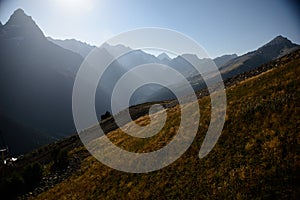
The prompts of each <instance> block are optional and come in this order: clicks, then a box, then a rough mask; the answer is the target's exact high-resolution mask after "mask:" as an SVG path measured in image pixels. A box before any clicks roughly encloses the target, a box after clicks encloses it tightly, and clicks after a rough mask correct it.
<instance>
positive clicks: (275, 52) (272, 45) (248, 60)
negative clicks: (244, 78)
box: [220, 35, 300, 79]
mask: <svg viewBox="0 0 300 200" xmlns="http://www.w3.org/2000/svg"><path fill="white" fill-rule="evenodd" d="M299 48H300V46H299V45H297V44H293V43H292V42H291V41H290V40H288V39H287V38H285V37H282V36H281V35H280V36H277V37H276V38H274V39H273V40H272V41H270V42H269V43H267V44H265V45H264V46H262V47H260V48H259V49H257V50H255V51H252V52H249V53H247V54H245V55H242V56H239V57H237V58H234V59H232V60H230V61H229V62H227V63H225V64H223V65H222V66H221V67H220V69H221V73H222V76H223V79H227V78H230V77H232V76H234V75H237V74H240V73H243V72H247V71H250V70H252V69H255V68H256V67H258V66H259V65H262V64H264V63H267V62H269V61H271V60H274V59H276V58H279V57H281V56H284V55H286V54H288V53H290V52H292V51H294V50H296V49H299Z"/></svg>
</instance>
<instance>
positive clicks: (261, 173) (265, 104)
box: [36, 59, 300, 200]
mask: <svg viewBox="0 0 300 200" xmlns="http://www.w3.org/2000/svg"><path fill="white" fill-rule="evenodd" d="M299 75H300V60H299V59H297V60H294V61H291V62H289V63H288V64H285V65H284V66H281V67H279V68H276V69H274V70H271V71H268V72H266V73H264V74H263V75H260V76H257V77H254V78H252V79H250V80H247V81H244V82H242V83H240V84H238V85H237V86H234V87H231V88H229V89H227V91H226V92H227V98H228V109H227V117H226V123H225V126H224V129H223V132H222V135H221V137H220V139H219V141H218V143H217V145H216V146H215V148H214V149H213V150H212V151H211V152H210V153H209V155H208V156H206V157H205V158H203V159H199V157H198V152H199V149H200V147H201V144H202V141H203V137H204V135H205V133H206V131H207V128H208V124H209V120H210V98H209V97H204V98H202V99H200V100H199V106H200V110H201V120H200V125H199V130H198V134H197V136H196V138H195V140H194V142H193V144H192V145H191V147H190V148H189V149H188V151H187V152H186V153H184V155H183V156H182V157H181V158H179V159H178V160H177V161H176V162H174V163H173V164H171V165H170V166H168V167H166V168H163V169H161V170H159V171H156V172H151V173H146V174H130V173H124V172H120V171H116V170H114V169H111V168H109V167H107V166H105V165H103V164H101V163H99V162H98V161H97V160H96V159H95V158H93V157H91V156H90V157H88V158H86V159H85V161H84V162H83V163H82V166H81V169H80V170H79V171H78V172H77V173H76V174H74V175H73V176H72V177H70V178H69V179H68V180H65V181H64V182H62V183H60V184H58V185H56V186H55V187H54V188H52V189H50V190H48V191H46V192H44V193H42V194H40V195H39V196H38V197H37V198H36V199H41V200H44V199H55V200H57V199H254V198H255V199H273V198H276V199H297V197H299V168H300V155H299V143H300V134H299V133H300V126H299V124H300V105H299V102H300V89H299V85H300V76H299ZM178 109H179V108H178V107H175V108H171V109H169V110H168V123H167V124H166V125H165V127H164V128H163V130H162V131H161V133H159V134H157V135H156V136H153V137H151V138H149V139H138V138H133V137H130V136H128V135H126V134H125V133H123V132H122V131H120V129H118V130H115V131H113V132H111V133H109V134H108V136H109V138H110V139H111V140H112V141H113V142H114V143H115V144H116V145H118V146H120V147H122V148H124V149H126V150H129V151H134V152H142V151H146V152H147V151H153V150H156V149H159V148H161V147H162V146H163V145H165V144H167V143H168V141H170V140H171V139H172V137H173V136H174V134H176V132H177V129H178V125H179V124H178V123H179V111H178ZM136 122H137V123H138V124H141V125H144V124H147V123H149V117H147V116H145V117H141V118H139V119H137V120H136ZM127 128H130V125H128V127H127ZM81 151H84V149H82V148H81V149H75V150H73V152H71V154H72V153H80V152H81Z"/></svg>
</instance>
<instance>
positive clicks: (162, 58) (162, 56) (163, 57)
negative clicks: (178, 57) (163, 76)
mask: <svg viewBox="0 0 300 200" xmlns="http://www.w3.org/2000/svg"><path fill="white" fill-rule="evenodd" d="M157 58H158V59H160V60H164V59H167V60H171V58H170V57H169V56H168V54H166V53H161V54H159V55H158V56H157Z"/></svg>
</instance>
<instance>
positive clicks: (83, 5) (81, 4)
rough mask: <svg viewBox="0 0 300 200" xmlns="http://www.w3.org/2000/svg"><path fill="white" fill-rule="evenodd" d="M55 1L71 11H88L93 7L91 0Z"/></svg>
mask: <svg viewBox="0 0 300 200" xmlns="http://www.w3.org/2000/svg"><path fill="white" fill-rule="evenodd" d="M57 3H58V4H59V5H60V6H61V7H63V9H64V10H67V11H71V12H82V11H90V10H92V9H93V0H59V1H57Z"/></svg>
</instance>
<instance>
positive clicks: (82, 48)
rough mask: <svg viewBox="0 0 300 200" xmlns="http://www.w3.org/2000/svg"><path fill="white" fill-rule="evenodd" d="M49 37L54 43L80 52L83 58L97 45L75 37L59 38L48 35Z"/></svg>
mask: <svg viewBox="0 0 300 200" xmlns="http://www.w3.org/2000/svg"><path fill="white" fill-rule="evenodd" d="M47 39H48V40H49V41H50V42H53V43H54V44H57V45H59V46H61V47H63V48H65V49H68V50H70V51H73V52H75V53H78V54H80V55H81V56H82V57H83V58H85V57H86V56H87V55H88V54H89V53H90V52H91V51H92V50H93V49H94V48H95V47H96V46H92V45H89V44H87V43H85V42H81V41H78V40H75V39H66V40H59V39H53V38H51V37H47Z"/></svg>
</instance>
